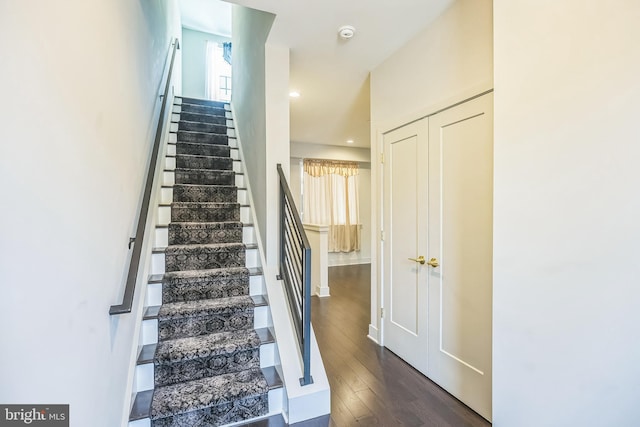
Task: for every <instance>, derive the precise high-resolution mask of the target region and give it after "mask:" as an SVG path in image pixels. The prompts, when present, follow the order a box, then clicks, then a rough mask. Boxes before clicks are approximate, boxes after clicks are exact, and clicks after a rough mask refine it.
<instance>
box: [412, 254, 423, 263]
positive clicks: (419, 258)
mask: <svg viewBox="0 0 640 427" xmlns="http://www.w3.org/2000/svg"><path fill="white" fill-rule="evenodd" d="M409 261H415V262H419V263H420V264H424V263H425V262H427V260H425V259H424V257H423V256H422V255H420V256H419V257H418V258H409Z"/></svg>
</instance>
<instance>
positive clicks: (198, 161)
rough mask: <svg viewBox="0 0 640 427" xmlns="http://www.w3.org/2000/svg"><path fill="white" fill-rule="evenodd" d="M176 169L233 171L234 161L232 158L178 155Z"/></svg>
mask: <svg viewBox="0 0 640 427" xmlns="http://www.w3.org/2000/svg"><path fill="white" fill-rule="evenodd" d="M176 168H178V169H215V170H232V169H233V159H232V158H231V157H219V156H200V155H194V154H178V155H177V156H176Z"/></svg>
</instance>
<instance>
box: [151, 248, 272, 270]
mask: <svg viewBox="0 0 640 427" xmlns="http://www.w3.org/2000/svg"><path fill="white" fill-rule="evenodd" d="M229 267H233V266H229ZM235 267H247V268H256V267H260V255H259V254H258V250H257V249H247V250H246V252H245V264H244V265H238V266H235ZM211 268H220V267H211ZM203 269H204V268H196V270H203ZM165 271H169V270H166V269H165V254H164V253H154V254H153V255H151V274H164V273H165ZM174 271H177V270H174Z"/></svg>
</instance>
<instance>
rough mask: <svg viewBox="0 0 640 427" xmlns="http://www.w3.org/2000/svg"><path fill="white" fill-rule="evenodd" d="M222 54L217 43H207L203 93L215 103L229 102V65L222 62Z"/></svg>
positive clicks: (221, 48)
mask: <svg viewBox="0 0 640 427" xmlns="http://www.w3.org/2000/svg"><path fill="white" fill-rule="evenodd" d="M223 54H224V49H223V47H222V46H221V45H220V44H219V43H216V42H212V41H207V72H206V80H205V93H206V94H207V97H208V98H209V99H214V100H216V101H230V100H231V65H229V63H228V62H227V61H225V60H224V58H223Z"/></svg>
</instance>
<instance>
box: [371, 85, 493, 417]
mask: <svg viewBox="0 0 640 427" xmlns="http://www.w3.org/2000/svg"><path fill="white" fill-rule="evenodd" d="M383 167H384V172H383V174H384V190H383V191H384V194H383V206H384V212H383V218H384V232H385V239H384V242H383V254H384V256H383V258H384V284H383V286H384V301H383V306H384V309H385V315H384V319H383V326H384V345H385V346H386V347H387V348H389V349H390V350H391V351H393V352H394V353H396V354H397V355H398V356H400V357H402V358H403V359H404V360H406V361H407V362H408V363H410V364H411V365H413V366H414V367H415V368H416V369H418V370H419V371H421V372H422V373H424V374H425V375H426V376H428V377H429V378H431V379H432V380H433V381H435V382H436V383H438V384H439V385H440V386H442V387H443V388H444V389H445V390H447V391H448V392H449V393H451V394H452V395H454V396H456V397H457V398H458V399H460V400H461V401H462V402H464V403H465V404H467V405H468V406H469V407H471V408H472V409H474V410H475V411H476V412H478V413H479V414H480V415H482V416H483V417H485V418H486V419H488V420H491V376H492V375H491V319H492V304H491V301H492V264H493V260H492V253H493V242H492V235H493V227H492V225H493V209H492V207H493V95H492V94H491V93H490V94H485V95H483V96H481V97H478V98H475V99H473V100H471V101H467V102H465V103H462V104H459V105H457V106H454V107H452V108H449V109H447V110H444V111H442V112H440V113H438V114H435V115H433V116H429V117H427V118H424V119H421V120H419V121H416V122H413V123H411V124H408V125H406V126H403V127H401V128H399V129H396V130H394V131H392V132H389V133H387V134H385V135H384V166H383Z"/></svg>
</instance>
